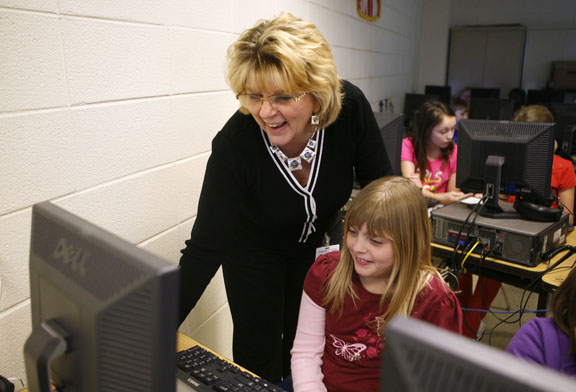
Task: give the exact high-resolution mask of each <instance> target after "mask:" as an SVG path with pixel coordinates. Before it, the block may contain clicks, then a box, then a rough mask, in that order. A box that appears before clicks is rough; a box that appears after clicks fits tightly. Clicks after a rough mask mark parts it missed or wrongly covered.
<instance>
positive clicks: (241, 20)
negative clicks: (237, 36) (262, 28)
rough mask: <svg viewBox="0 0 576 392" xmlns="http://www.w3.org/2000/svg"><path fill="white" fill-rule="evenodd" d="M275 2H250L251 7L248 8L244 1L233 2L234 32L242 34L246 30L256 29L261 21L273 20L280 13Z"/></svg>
mask: <svg viewBox="0 0 576 392" xmlns="http://www.w3.org/2000/svg"><path fill="white" fill-rule="evenodd" d="M274 3H275V2H274V1H269V0H250V6H249V7H247V6H246V2H244V1H233V2H232V5H231V10H232V25H231V26H232V31H233V32H234V33H241V32H243V31H244V30H246V29H249V28H252V27H254V25H255V24H256V22H258V21H259V20H260V19H272V18H274V17H276V16H278V14H279V13H280V12H279V11H278V12H277V11H276V8H275V7H274Z"/></svg>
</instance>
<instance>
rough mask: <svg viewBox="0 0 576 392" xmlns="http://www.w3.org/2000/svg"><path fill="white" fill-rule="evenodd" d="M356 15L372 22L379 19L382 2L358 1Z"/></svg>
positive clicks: (375, 0) (373, 0)
mask: <svg viewBox="0 0 576 392" xmlns="http://www.w3.org/2000/svg"><path fill="white" fill-rule="evenodd" d="M357 5H358V15H360V16H361V17H362V18H364V19H367V20H369V21H372V22H374V21H375V20H378V19H380V10H381V8H382V0H358V1H357Z"/></svg>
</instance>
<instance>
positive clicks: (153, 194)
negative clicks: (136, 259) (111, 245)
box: [56, 165, 181, 243]
mask: <svg viewBox="0 0 576 392" xmlns="http://www.w3.org/2000/svg"><path fill="white" fill-rule="evenodd" d="M177 174H178V171H177V170H175V168H174V166H173V165H169V166H165V167H161V168H158V169H154V170H148V171H145V172H141V173H138V174H136V175H133V176H129V177H126V178H123V179H121V180H119V181H112V182H109V183H106V184H104V185H101V186H99V187H95V188H92V189H90V190H87V191H85V192H80V193H77V194H74V195H72V196H69V197H65V198H62V199H59V200H57V201H56V203H57V204H58V205H60V206H62V207H63V208H65V209H67V210H69V211H70V212H72V213H75V214H77V215H79V216H81V217H83V218H84V219H87V220H88V221H90V222H93V223H95V224H97V225H98V226H101V227H103V228H104V229H106V230H108V231H111V232H112V233H114V234H116V235H118V236H120V237H122V238H124V239H126V240H128V241H130V242H132V243H139V242H141V241H143V240H145V239H147V238H150V237H152V236H155V235H157V234H158V233H159V232H162V231H164V230H166V229H168V228H170V227H173V226H175V225H176V224H177V223H178V214H179V212H178V204H177V202H176V200H177V198H178V196H177V195H178V194H179V182H180V181H181V179H180V178H179V177H178V176H177Z"/></svg>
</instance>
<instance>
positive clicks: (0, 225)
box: [0, 208, 31, 375]
mask: <svg viewBox="0 0 576 392" xmlns="http://www.w3.org/2000/svg"><path fill="white" fill-rule="evenodd" d="M30 222H31V210H30V209H29V208H28V209H25V210H21V211H19V212H16V213H13V214H9V215H4V216H0V238H2V241H0V280H1V281H2V282H1V283H2V289H1V290H0V312H2V311H5V310H7V309H9V308H11V307H12V306H15V305H16V304H18V303H20V302H22V301H24V300H25V299H26V298H28V297H30V286H29V284H28V258H29V254H30ZM0 368H1V367H0ZM1 374H2V375H5V374H4V373H1Z"/></svg>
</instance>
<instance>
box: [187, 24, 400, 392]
mask: <svg viewBox="0 0 576 392" xmlns="http://www.w3.org/2000/svg"><path fill="white" fill-rule="evenodd" d="M227 76H228V82H229V85H230V87H231V89H232V91H233V93H234V95H236V97H237V98H238V101H239V104H240V110H239V111H237V112H236V113H234V114H233V115H232V117H231V118H230V119H229V120H228V122H227V123H226V124H225V125H224V128H223V129H222V130H221V131H220V132H219V133H218V134H217V135H216V137H215V138H214V140H213V142H212V155H211V156H210V159H209V160H208V165H207V167H206V174H205V177H204V184H203V186H202V192H201V195H200V201H199V205H198V214H197V216H196V220H195V223H194V228H193V229H192V235H191V238H190V239H189V240H188V241H186V248H185V249H183V250H182V257H181V259H180V267H181V277H182V279H181V294H180V322H182V321H183V320H184V319H185V318H186V316H187V315H188V313H189V311H190V310H191V309H192V308H193V307H194V306H195V304H196V302H197V301H198V299H199V298H200V296H201V295H202V293H203V292H204V290H205V288H206V286H207V284H208V283H209V281H210V279H211V278H212V277H213V276H214V274H215V273H216V271H217V269H218V268H219V267H220V266H222V270H223V275H224V282H225V286H226V293H227V295H228V303H229V305H230V311H231V314H232V320H233V322H234V336H233V355H234V361H235V362H237V363H238V364H240V365H242V366H243V367H245V368H247V369H249V370H251V371H253V372H254V373H256V374H258V375H259V376H261V377H264V378H266V379H268V380H269V381H271V382H277V381H280V380H281V379H282V378H283V377H285V376H286V375H287V374H288V372H289V369H290V349H291V347H292V341H293V340H294V335H295V332H296V324H297V321H298V309H299V305H300V296H301V295H302V285H303V282H304V278H305V276H306V272H307V271H308V268H309V267H310V265H312V263H313V262H314V259H315V256H316V254H315V252H316V248H317V247H319V246H321V245H322V240H323V238H324V234H325V233H326V232H327V231H328V229H329V228H330V226H331V225H333V224H334V222H335V221H336V219H337V217H338V212H339V210H340V208H341V207H342V206H343V205H344V204H345V203H346V202H347V201H348V199H349V197H350V194H351V191H352V184H353V176H354V174H355V175H356V178H357V179H358V181H359V182H360V184H361V185H366V184H368V183H369V182H370V181H372V180H374V179H376V178H379V177H382V176H384V175H386V174H388V173H391V167H390V163H389V161H388V157H387V155H386V150H385V148H384V143H383V141H382V138H381V136H380V132H379V129H378V125H377V123H376V120H375V118H374V114H373V112H372V109H371V106H370V104H369V103H368V101H367V100H366V98H365V96H364V95H363V94H362V92H361V91H360V90H359V89H358V88H357V87H355V86H354V85H352V84H351V83H348V82H346V81H342V80H340V79H339V78H338V73H337V71H336V65H335V62H334V58H333V56H332V53H331V50H330V48H329V46H328V44H327V42H326V40H325V39H324V37H323V36H322V34H321V33H320V32H319V31H318V29H317V28H316V26H315V25H314V24H313V23H310V22H306V21H303V20H301V19H298V18H296V17H294V16H292V15H289V14H283V15H280V16H279V17H277V18H276V19H273V20H265V21H261V22H259V23H258V24H256V26H255V27H253V28H251V29H249V30H247V31H245V32H244V33H242V34H241V35H240V36H239V38H238V39H237V40H236V42H234V43H233V44H232V45H231V46H230V47H229V49H228V75H227Z"/></svg>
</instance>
